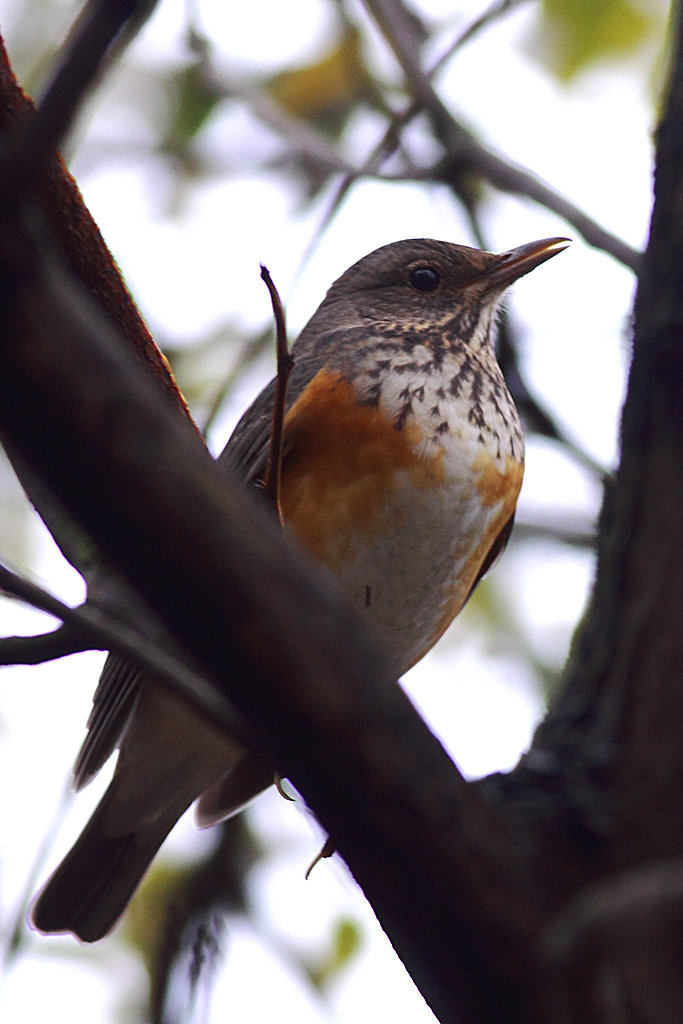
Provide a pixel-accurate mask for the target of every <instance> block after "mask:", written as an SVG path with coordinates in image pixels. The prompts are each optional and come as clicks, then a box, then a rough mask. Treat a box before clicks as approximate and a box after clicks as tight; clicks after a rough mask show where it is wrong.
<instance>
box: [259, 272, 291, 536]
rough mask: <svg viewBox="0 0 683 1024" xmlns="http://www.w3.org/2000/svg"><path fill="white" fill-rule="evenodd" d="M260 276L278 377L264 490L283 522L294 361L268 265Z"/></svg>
mask: <svg viewBox="0 0 683 1024" xmlns="http://www.w3.org/2000/svg"><path fill="white" fill-rule="evenodd" d="M261 278H262V280H263V281H264V282H265V285H266V287H267V289H268V291H269V293H270V301H271V303H272V304H273V316H274V317H275V342H276V346H277V376H276V380H275V399H274V402H273V426H272V429H271V433H270V448H269V450H268V464H267V466H266V476H265V480H264V483H263V489H264V491H265V493H266V496H267V497H268V499H269V501H271V502H272V503H273V505H274V506H275V508H276V509H277V513H278V516H279V517H280V522H282V511H281V509H280V478H281V474H282V440H283V432H284V420H285V401H286V398H287V383H288V381H289V375H290V373H291V371H292V367H293V365H294V361H293V359H292V357H291V355H290V353H289V346H288V344H287V328H286V326H285V311H284V308H283V306H282V300H281V299H280V295H279V293H278V290H277V288H276V287H275V284H274V283H273V279H272V277H271V276H270V272H269V270H268V268H267V267H266V266H265V265H264V264H263V263H262V264H261Z"/></svg>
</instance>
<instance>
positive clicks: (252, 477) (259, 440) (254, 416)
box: [73, 358, 317, 789]
mask: <svg viewBox="0 0 683 1024" xmlns="http://www.w3.org/2000/svg"><path fill="white" fill-rule="evenodd" d="M316 370H317V360H315V359H313V360H312V359H305V358H303V359H301V360H300V361H297V362H295V364H294V368H293V370H292V372H291V375H290V379H289V385H288V388H287V402H286V409H288V408H289V407H290V406H291V405H292V404H293V403H294V402H295V401H296V399H297V398H298V396H299V395H300V394H301V393H302V392H303V391H304V389H305V387H306V385H307V384H308V383H309V381H310V380H311V379H312V378H313V377H314V376H315V373H316ZM274 396H275V380H272V381H271V382H270V383H269V384H268V385H267V386H266V387H265V388H264V389H263V391H262V392H261V393H260V394H259V396H258V397H257V398H256V400H255V401H254V402H253V403H252V405H251V406H250V407H249V409H247V411H246V412H245V413H244V415H243V416H242V418H241V420H240V421H239V423H238V425H237V427H236V428H235V431H234V433H233V434H232V437H231V438H230V440H229V441H228V444H227V446H226V448H225V449H224V451H223V452H222V454H221V455H220V456H219V458H218V464H219V465H225V466H229V467H230V468H231V469H232V471H233V472H235V473H237V475H238V476H239V477H241V478H242V479H243V480H244V481H245V483H251V484H253V483H256V482H257V481H258V480H260V479H261V478H262V477H263V475H264V473H265V470H266V463H267V461H268V448H269V443H270V432H271V428H272V417H273V402H274ZM142 678H143V677H142V674H141V673H140V671H139V670H138V668H137V667H136V666H135V664H134V663H133V662H131V661H128V660H127V659H126V658H124V657H122V656H121V655H118V654H110V655H109V656H108V658H107V660H106V661H105V663H104V668H103V669H102V674H101V675H100V679H99V682H98V684H97V688H96V690H95V694H94V696H93V707H92V710H91V713H90V717H89V719H88V724H87V735H86V737H85V740H84V741H83V745H82V747H81V749H80V751H79V753H78V756H77V758H76V762H75V765H74V769H73V784H74V787H75V788H76V789H81V788H82V787H83V786H85V785H87V783H88V782H90V780H91V779H92V778H94V776H95V775H96V774H97V773H98V772H99V770H100V768H101V767H102V766H103V765H104V763H105V762H106V761H107V760H108V759H109V757H110V756H111V754H113V752H114V750H116V748H117V746H118V744H119V741H120V739H121V736H122V735H123V733H124V731H125V729H126V726H127V724H128V722H129V720H130V717H131V715H132V713H133V710H134V708H135V704H136V701H137V698H138V695H139V691H140V684H141V682H142Z"/></svg>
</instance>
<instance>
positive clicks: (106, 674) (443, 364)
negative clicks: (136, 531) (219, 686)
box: [31, 238, 568, 942]
mask: <svg viewBox="0 0 683 1024" xmlns="http://www.w3.org/2000/svg"><path fill="white" fill-rule="evenodd" d="M567 244H568V242H567V240H566V239H562V238H550V239H544V240H542V241H538V242H532V243H530V244H528V245H523V246H520V247H519V248H517V249H513V250H511V251H509V252H505V253H502V254H500V255H494V254H492V253H487V252H481V251H480V250H478V249H471V248H467V247H465V246H460V245H453V244H451V243H449V242H440V241H433V240H430V239H408V240H405V241H401V242H395V243H393V244H391V245H386V246H383V247H382V248H380V249H377V250H376V251H375V252H372V253H370V255H369V256H366V257H365V258H364V259H362V260H359V262H358V263H355V264H354V265H353V266H352V267H351V268H350V269H349V270H347V271H346V273H344V274H343V275H342V276H341V277H340V278H339V280H338V281H336V282H335V283H334V284H333V285H332V287H331V288H330V290H329V291H328V293H327V295H326V297H325V299H324V301H323V302H322V304H321V305H320V306H319V308H318V309H317V311H316V312H315V313H314V315H313V316H312V318H311V319H310V321H309V322H308V324H307V325H306V327H305V328H304V330H303V331H302V333H301V335H300V337H299V339H298V340H297V342H296V344H295V345H294V346H293V349H292V355H293V358H294V368H293V371H292V373H291V377H290V380H289V386H288V391H287V400H286V411H285V418H284V447H283V459H282V482H281V492H280V500H281V509H282V515H283V520H284V524H285V529H286V530H288V531H290V532H291V533H292V534H294V535H295V536H296V537H297V538H298V539H299V541H300V542H301V543H302V544H303V545H304V547H305V548H306V549H307V550H308V551H309V553H310V554H311V555H312V557H313V558H314V559H317V560H319V561H320V562H322V563H324V564H325V565H326V566H328V567H329V569H331V570H332V571H333V572H334V573H335V575H336V576H337V578H338V580H339V582H340V584H341V587H342V590H343V593H344V594H345V596H346V598H347V600H348V601H350V602H351V603H352V604H353V605H355V606H356V608H358V609H359V611H360V612H361V614H362V615H363V616H364V617H365V619H366V621H367V625H368V629H369V630H370V631H371V632H372V633H374V635H375V636H376V637H377V639H378V640H379V642H380V643H381V644H382V645H383V647H384V650H385V651H386V652H387V654H388V658H389V667H390V669H391V671H392V672H393V673H394V675H395V676H396V677H397V678H398V677H399V676H400V675H401V674H402V673H404V672H405V671H406V670H407V669H409V668H410V667H411V666H412V665H414V664H415V663H416V662H417V661H419V660H420V658H421V657H422V656H423V655H424V654H425V653H426V652H427V651H428V650H429V649H430V648H431V647H432V646H433V644H435V643H436V641H437V640H438V639H439V637H440V636H441V634H442V633H443V631H444V630H445V629H446V627H447V626H448V625H449V623H450V622H451V621H452V620H453V618H454V616H455V615H457V614H458V612H459V611H460V609H461V608H462V607H463V605H464V604H465V602H466V601H467V599H468V597H469V595H470V594H471V592H472V589H473V588H474V586H475V585H476V583H477V582H478V580H479V579H480V578H481V577H482V575H483V574H484V573H485V572H486V570H487V569H488V568H489V567H490V565H491V564H492V562H493V561H494V560H495V558H496V557H497V555H498V554H499V553H500V551H501V550H502V549H503V547H504V546H505V543H506V541H507V538H508V535H509V533H510V529H511V526H512V521H513V517H514V512H515V505H516V502H517V495H518V493H519V489H520V486H521V482H522V474H523V466H524V443H523V438H522V432H521V428H520V423H519V418H518V416H517V411H516V409H515V406H514V403H513V401H512V399H511V397H510V394H509V392H508V390H507V387H506V385H505V382H504V380H503V376H502V374H501V371H500V368H499V366H498V363H497V362H496V358H495V354H494V348H493V339H494V324H495V318H496V311H497V309H498V306H499V303H500V299H501V296H502V294H503V292H504V291H505V289H506V288H507V287H508V286H509V285H510V284H512V282H513V281H516V280H517V279H518V278H520V277H522V276H523V275H524V274H527V273H528V272H529V271H531V270H533V269H534V268H535V267H537V266H538V265H539V264H541V263H543V262H545V260H548V259H550V257H552V256H554V255H555V254H556V253H558V252H560V251H561V250H562V249H564V248H565V247H566V245H567ZM274 393H275V383H274V382H273V381H271V383H270V384H269V385H268V386H267V387H266V388H265V389H264V390H263V391H262V392H261V394H260V395H259V396H258V398H257V399H256V401H255V402H254V403H253V405H252V406H251V407H250V408H249V409H248V410H247V412H246V413H245V414H244V416H243V417H242V419H241V420H240V422H239V424H238V425H237V428H236V429H235V432H234V433H233V435H232V437H231V438H230V440H229V442H228V445H227V447H226V448H225V450H224V451H223V453H222V455H221V456H220V458H219V460H218V461H219V464H224V465H226V466H227V465H229V466H230V467H231V468H232V469H234V470H236V471H237V473H239V475H240V476H241V477H242V478H243V479H244V481H245V483H247V484H251V485H255V484H257V483H258V482H259V481H260V480H261V479H262V478H263V475H264V473H265V468H266V461H267V456H268V449H269V439H270V431H271V423H272V406H273V397H274ZM141 682H142V679H141V677H140V674H139V672H138V670H137V668H136V667H135V666H134V665H133V664H131V663H128V662H126V661H125V660H124V659H122V658H121V657H119V656H115V655H110V656H109V658H108V659H107V662H106V664H105V667H104V670H103V673H102V677H101V679H100V683H99V686H98V688H97V691H96V693H95V698H94V706H93V711H92V714H91V716H90V720H89V723H88V735H87V737H86V740H85V743H84V745H83V747H82V749H81V752H80V754H79V757H78V759H77V762H76V766H75V771H74V775H75V785H76V788H79V787H80V786H82V785H84V784H85V783H86V782H87V781H88V780H89V779H90V778H92V776H93V775H94V774H95V773H96V772H97V771H98V770H99V769H100V767H101V766H102V765H103V764H104V762H105V761H106V760H107V758H108V757H109V755H110V754H111V753H112V751H113V750H114V749H115V748H116V747H117V746H119V748H120V752H119V757H118V762H117V765H116V771H115V774H114V778H113V780H112V782H111V785H110V786H109V788H108V790H107V792H106V793H105V795H104V797H103V798H102V800H101V802H100V804H99V806H98V807H97V809H96V810H95V812H94V814H93V816H92V818H91V820H90V822H89V823H88V825H87V826H86V828H85V830H84V831H83V833H82V835H81V837H80V838H79V839H78V841H77V842H76V844H75V846H74V847H73V849H72V850H71V852H70V853H69V854H68V855H67V857H66V858H65V860H64V861H63V862H62V864H61V865H60V867H58V868H57V870H56V872H55V873H54V874H53V876H52V877H51V878H50V879H49V881H48V882H47V884H46V886H45V888H44V889H43V891H42V892H41V894H40V895H39V897H38V899H37V901H36V903H35V905H34V907H33V910H32V915H31V917H32V922H33V924H34V926H35V927H36V928H37V929H39V930H40V931H42V932H47V933H53V932H72V933H73V934H74V935H76V936H78V937H79V938H80V939H82V940H84V941H86V942H93V941H95V940H97V939H99V938H101V937H102V936H103V935H105V934H106V933H107V932H108V931H109V930H110V929H111V927H112V926H113V925H114V924H115V923H116V921H117V919H118V918H119V916H120V915H121V914H122V912H123V911H124V909H125V907H126V905H127V903H128V901H129V900H130V898H131V896H132V895H133V893H134V891H135V889H136V887H137V885H138V883H139V882H140V880H141V878H142V876H143V874H144V872H145V871H146V870H147V868H148V866H149V864H150V863H151V861H152V859H153V857H154V855H155V853H156V852H157V850H158V848H159V846H160V845H161V843H162V842H163V841H164V839H165V838H166V836H167V834H168V833H169V831H170V830H171V828H172V827H173V825H174V824H175V822H176V821H177V820H178V818H179V817H180V816H181V814H182V813H183V812H184V811H185V810H186V809H187V807H188V806H189V805H190V804H191V803H192V802H193V801H194V800H195V799H196V798H197V797H199V798H200V799H199V803H198V820H199V822H200V824H202V825H206V824H212V823H214V822H216V821H219V820H221V819H222V818H225V817H227V816H229V815H230V814H231V813H234V812H235V811H236V810H237V809H239V807H241V806H242V805H243V804H244V802H245V801H246V800H247V799H249V798H251V797H252V796H254V795H255V794H256V793H258V792H260V791H261V790H262V789H264V788H266V786H268V785H269V784H270V783H271V782H272V770H271V769H269V768H267V767H266V766H265V765H264V764H263V763H262V762H260V761H259V760H258V759H256V757H255V756H254V755H250V754H249V753H248V752H246V751H245V750H244V748H243V747H241V746H240V745H239V744H238V743H237V742H236V741H235V742H231V741H230V740H229V739H228V738H227V737H225V736H224V735H223V734H221V733H219V732H218V731H217V730H216V729H214V728H213V727H211V726H210V725H208V724H207V723H206V721H205V720H204V719H202V718H201V717H200V716H198V715H197V714H196V713H195V712H193V711H192V710H191V709H190V708H189V707H188V706H186V705H185V704H184V703H183V702H182V701H181V700H180V699H178V698H176V697H174V696H172V695H171V694H170V693H168V692H167V691H165V690H164V689H163V687H161V686H159V685H149V684H147V685H141Z"/></svg>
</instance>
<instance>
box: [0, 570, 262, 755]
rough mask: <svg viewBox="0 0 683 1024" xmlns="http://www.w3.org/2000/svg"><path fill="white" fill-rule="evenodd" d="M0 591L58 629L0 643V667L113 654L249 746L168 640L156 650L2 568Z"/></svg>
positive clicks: (88, 608)
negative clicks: (80, 654)
mask: <svg viewBox="0 0 683 1024" xmlns="http://www.w3.org/2000/svg"><path fill="white" fill-rule="evenodd" d="M0 590H2V591H4V592H5V593H6V594H10V595H11V596H13V597H17V598H18V599H19V600H21V601H24V602H26V604H30V605H32V606H33V607H34V608H39V609H40V610H41V611H44V612H47V613H48V614H49V615H53V616H54V617H55V618H57V619H61V621H62V623H63V626H62V627H61V628H60V629H57V630H55V631H53V632H52V633H46V634H44V635H42V636H31V637H4V638H2V639H0V663H1V664H3V665H10V664H19V663H21V664H38V663H39V662H41V661H46V660H50V659H52V658H61V657H64V656H65V655H67V654H75V653H77V652H80V651H87V650H99V651H105V650H107V651H108V650H111V651H116V652H117V653H118V654H122V655H125V656H126V657H129V658H131V659H132V660H133V661H134V662H135V663H136V665H139V666H140V668H141V669H145V670H146V671H147V672H148V673H149V674H150V676H152V677H153V678H154V679H156V680H158V681H160V682H163V683H164V685H166V686H167V687H168V688H169V689H170V690H172V692H173V693H176V694H177V695H178V696H180V697H183V698H184V699H185V700H187V701H188V702H189V703H190V704H192V706H193V707H195V708H196V709H197V711H199V712H200V714H202V715H204V716H205V717H206V718H208V719H209V720H210V721H212V722H214V724H215V725H217V726H218V728H219V729H224V730H227V731H229V732H230V733H231V734H232V735H234V736H236V737H238V738H239V739H242V740H243V741H244V742H245V743H246V742H247V741H248V735H247V733H248V730H247V729H246V727H245V725H244V723H243V722H242V721H241V720H240V719H239V718H238V716H237V715H236V714H235V711H234V709H232V708H231V707H230V705H229V704H228V703H227V702H226V701H225V700H224V699H222V698H221V697H220V695H219V694H218V693H217V692H216V689H215V687H213V686H211V685H209V684H208V683H207V681H206V680H205V679H204V678H203V677H202V676H200V675H199V674H198V673H197V672H195V671H194V670H193V669H191V668H190V667H189V666H188V665H187V664H186V663H185V662H183V661H182V660H181V659H180V658H179V657H178V656H177V655H175V654H173V653H171V651H170V650H169V648H172V647H173V646H174V645H173V641H172V640H170V639H166V647H161V646H160V644H158V643H155V642H154V641H152V640H150V639H149V638H148V637H145V636H143V635H142V634H141V633H139V632H137V631H136V630H135V629H132V628H131V627H130V626H127V625H125V624H124V623H120V622H116V621H115V620H114V619H112V618H111V616H109V615H107V614H106V613H104V612H102V611H100V609H99V608H96V607H94V606H93V605H91V604H87V603H86V604H83V605H80V606H79V607H77V608H71V607H70V606H69V605H67V604H64V603H63V602H62V601H60V600H59V598H57V597H54V595H52V594H48V592H47V591H46V590H43V588H42V587H39V586H37V584H35V583H32V582H31V581H30V580H27V579H24V578H23V577H21V576H18V575H17V574H16V573H13V572H12V571H11V570H10V569H8V568H7V567H6V566H4V565H0ZM41 655H42V656H41ZM15 659H18V660H15Z"/></svg>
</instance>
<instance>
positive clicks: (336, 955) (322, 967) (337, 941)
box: [308, 917, 363, 989]
mask: <svg viewBox="0 0 683 1024" xmlns="http://www.w3.org/2000/svg"><path fill="white" fill-rule="evenodd" d="M362 945H363V936H362V933H361V930H360V928H359V927H358V924H357V923H356V922H355V921H353V920H351V918H349V917H341V918H339V919H338V920H337V921H336V922H335V924H334V927H333V932H332V937H331V944H330V949H329V952H328V954H327V956H326V957H325V958H324V959H323V961H322V962H321V963H319V964H318V965H317V966H316V967H309V969H308V975H309V977H310V980H311V982H312V984H313V985H314V986H315V987H316V988H317V989H322V988H324V987H325V986H326V985H329V984H330V982H332V981H334V980H335V978H336V977H337V976H338V975H339V973H340V972H341V971H342V970H343V969H344V968H345V967H347V966H348V965H349V963H350V962H351V960H353V958H354V956H355V955H356V954H357V953H358V951H359V950H360V948H361V946H362Z"/></svg>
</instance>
